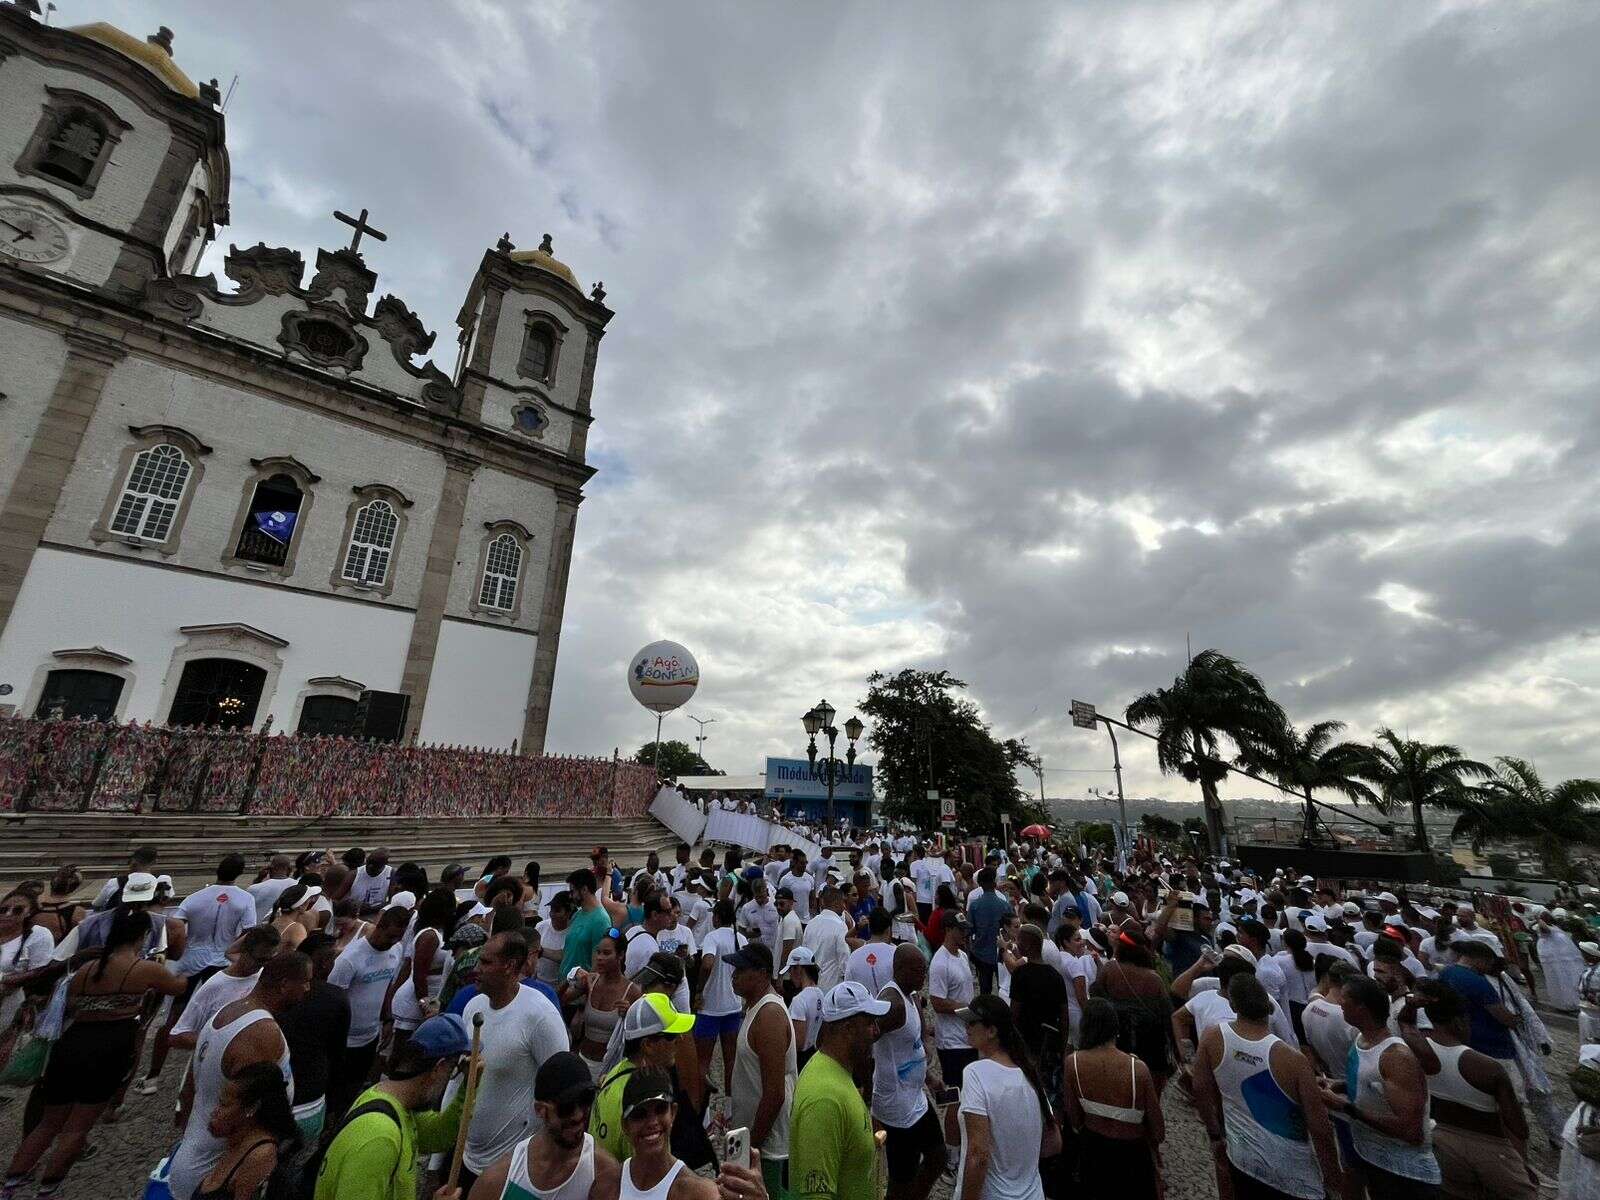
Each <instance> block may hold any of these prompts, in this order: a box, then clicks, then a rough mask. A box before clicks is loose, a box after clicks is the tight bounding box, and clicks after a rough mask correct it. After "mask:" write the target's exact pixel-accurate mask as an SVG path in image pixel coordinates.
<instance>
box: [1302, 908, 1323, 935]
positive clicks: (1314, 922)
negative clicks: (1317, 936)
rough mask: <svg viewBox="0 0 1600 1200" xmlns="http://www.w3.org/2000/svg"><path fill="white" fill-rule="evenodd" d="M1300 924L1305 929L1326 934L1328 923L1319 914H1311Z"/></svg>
mask: <svg viewBox="0 0 1600 1200" xmlns="http://www.w3.org/2000/svg"><path fill="white" fill-rule="evenodd" d="M1301 924H1303V925H1304V926H1305V927H1306V928H1307V929H1312V930H1315V931H1316V932H1318V933H1327V932H1328V922H1327V921H1326V920H1325V919H1324V918H1323V916H1322V914H1321V913H1315V912H1314V913H1312V914H1311V915H1310V916H1309V917H1307V918H1306V919H1305V920H1304V921H1303V922H1301Z"/></svg>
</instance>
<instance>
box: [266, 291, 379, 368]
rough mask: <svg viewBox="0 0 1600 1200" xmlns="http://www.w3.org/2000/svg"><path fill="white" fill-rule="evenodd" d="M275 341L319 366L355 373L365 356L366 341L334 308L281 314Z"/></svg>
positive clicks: (322, 307)
mask: <svg viewBox="0 0 1600 1200" xmlns="http://www.w3.org/2000/svg"><path fill="white" fill-rule="evenodd" d="M278 342H279V344H280V345H282V346H283V348H284V349H285V350H287V351H290V352H292V353H295V354H300V355H302V356H303V357H305V358H306V359H307V360H308V361H310V362H312V363H315V364H316V365H317V366H319V367H338V368H339V369H341V370H345V371H356V370H359V369H360V367H361V360H362V359H364V358H365V357H366V356H367V350H368V348H369V347H368V343H367V339H366V338H364V337H362V336H361V334H360V333H358V332H357V331H356V328H355V326H353V325H352V324H351V323H350V322H349V321H347V320H345V319H344V316H343V314H341V313H340V312H339V311H338V310H337V309H336V308H333V307H332V306H331V305H322V306H320V307H318V308H314V309H310V310H307V311H300V312H287V313H284V314H283V329H282V330H281V331H280V332H279V334H278Z"/></svg>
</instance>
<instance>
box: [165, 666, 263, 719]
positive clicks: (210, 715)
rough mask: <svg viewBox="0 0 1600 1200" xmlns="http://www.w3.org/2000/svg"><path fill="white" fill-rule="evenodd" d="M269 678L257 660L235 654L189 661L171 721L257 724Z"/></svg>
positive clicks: (184, 670) (170, 716)
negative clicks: (257, 715) (263, 692)
mask: <svg viewBox="0 0 1600 1200" xmlns="http://www.w3.org/2000/svg"><path fill="white" fill-rule="evenodd" d="M266 682H267V673H266V671H265V670H264V669H263V668H261V667H258V666H256V665H254V664H253V663H247V662H238V661H237V660H235V659H231V658H197V659H195V660H193V661H192V662H189V663H185V664H184V668H183V675H182V677H181V678H180V679H179V680H178V694H177V696H176V697H175V698H174V699H173V701H172V712H171V714H170V715H169V716H168V717H167V724H169V725H209V726H213V727H215V728H218V729H249V728H250V727H251V726H252V725H254V724H255V720H256V708H257V707H258V706H259V705H260V703H261V689H262V687H263V686H265V684H266Z"/></svg>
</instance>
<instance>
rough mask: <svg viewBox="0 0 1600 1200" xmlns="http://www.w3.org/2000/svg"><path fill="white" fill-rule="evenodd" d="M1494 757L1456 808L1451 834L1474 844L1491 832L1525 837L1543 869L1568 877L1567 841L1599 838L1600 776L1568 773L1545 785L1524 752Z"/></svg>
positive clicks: (1569, 850)
mask: <svg viewBox="0 0 1600 1200" xmlns="http://www.w3.org/2000/svg"><path fill="white" fill-rule="evenodd" d="M1494 761H1495V766H1494V774H1493V776H1492V777H1491V778H1489V779H1488V780H1487V781H1486V782H1485V783H1484V784H1483V786H1482V787H1480V788H1479V789H1477V794H1476V795H1474V796H1472V797H1470V798H1469V800H1468V802H1467V805H1466V807H1465V808H1463V809H1462V810H1460V815H1459V816H1458V817H1457V818H1456V824H1455V829H1454V830H1453V832H1454V834H1455V836H1456V837H1460V838H1470V839H1471V841H1472V848H1473V849H1474V850H1481V849H1482V848H1483V843H1484V842H1485V841H1487V840H1488V839H1490V838H1497V837H1530V838H1532V839H1533V842H1534V844H1535V846H1536V847H1537V848H1538V851H1539V856H1540V858H1542V859H1543V860H1544V870H1545V874H1546V875H1548V876H1550V877H1551V878H1553V879H1566V878H1568V877H1569V876H1570V875H1571V873H1572V847H1574V846H1580V845H1588V846H1593V845H1596V844H1600V780H1594V779H1568V780H1564V781H1563V782H1561V783H1558V784H1556V785H1555V786H1554V787H1549V786H1547V785H1546V784H1545V782H1544V780H1543V779H1542V778H1541V777H1540V775H1539V772H1538V770H1537V769H1536V768H1535V767H1534V765H1533V764H1532V763H1531V762H1529V761H1528V760H1527V759H1525V758H1513V757H1509V756H1508V757H1503V758H1497V759H1495V760H1494ZM1496 874H1497V875H1498V874H1499V872H1498V871H1497V872H1496Z"/></svg>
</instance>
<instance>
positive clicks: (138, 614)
mask: <svg viewBox="0 0 1600 1200" xmlns="http://www.w3.org/2000/svg"><path fill="white" fill-rule="evenodd" d="M34 7H35V6H34V5H33V4H31V3H21V4H17V3H11V4H6V3H0V692H3V693H4V694H3V695H0V712H13V713H17V714H21V715H27V716H33V715H63V716H90V717H100V718H105V719H114V720H124V721H125V720H139V721H155V722H158V723H171V724H202V725H214V726H222V727H232V728H255V729H262V728H267V727H270V728H271V729H273V730H287V731H296V730H305V731H308V732H329V731H341V732H342V731H354V732H360V731H361V730H362V729H366V730H369V731H370V730H372V729H377V728H382V726H383V723H384V722H385V721H387V722H389V724H390V725H391V726H392V731H391V736H405V737H418V738H420V739H421V740H423V741H430V742H445V743H468V744H474V745H491V746H500V747H510V746H511V745H513V744H516V745H517V746H518V747H520V748H521V749H522V750H523V751H524V752H538V751H540V750H542V749H543V746H544V737H545V727H546V722H547V719H548V716H549V709H550V695H551V686H552V681H553V677H554V672H555V663H556V652H557V648H558V646H559V641H560V632H561V623H562V616H563V609H564V605H565V597H566V587H567V572H568V567H569V564H570V561H571V556H572V545H573V534H574V525H575V519H576V515H577V509H578V505H579V503H580V502H581V501H582V499H583V493H582V488H583V485H584V484H585V482H586V481H587V480H588V479H589V478H590V476H591V475H592V474H593V471H592V468H590V467H589V466H587V465H586V464H585V445H586V440H587V435H588V429H589V424H590V421H591V415H590V394H591V391H592V388H593V382H594V371H595V361H596V354H597V350H598V346H599V342H600V338H601V336H602V335H603V333H604V330H605V327H606V324H607V322H608V321H609V320H610V318H611V315H612V314H611V311H610V310H609V309H608V308H607V307H606V306H605V305H604V304H603V302H602V301H603V299H604V291H603V290H602V289H601V288H600V287H599V285H596V286H595V288H594V289H593V290H592V291H591V292H589V293H587V294H586V293H585V292H584V291H583V289H582V288H580V286H579V285H578V281H577V279H576V277H575V276H574V275H573V273H572V272H571V270H569V269H568V268H567V267H566V266H565V265H563V264H562V263H561V262H559V261H558V260H557V259H555V258H554V257H553V255H552V253H551V251H552V247H551V245H550V242H549V239H548V238H546V239H545V242H544V244H543V245H542V246H541V248H540V249H537V250H520V251H519V250H517V249H516V248H515V247H514V246H513V245H512V244H511V243H510V241H509V240H508V239H507V238H501V239H500V241H499V243H498V244H497V245H496V246H495V247H493V248H491V249H489V250H487V251H486V252H485V253H484V255H483V258H482V261H481V263H480V264H479V265H478V268H477V271H476V274H475V275H474V276H473V278H472V280H471V282H470V286H469V287H468V289H467V293H466V298H465V302H464V303H463V304H462V307H461V311H460V316H459V318H458V324H459V326H460V330H459V337H458V352H457V354H456V356H455V361H454V362H453V363H449V362H447V363H446V366H445V368H444V369H441V367H439V366H436V365H434V363H433V362H432V361H431V360H428V359H427V358H426V356H427V354H428V352H429V350H430V349H431V348H432V346H433V341H434V335H433V334H432V333H429V332H427V331H426V330H425V329H424V328H423V326H422V324H421V322H420V321H419V320H418V318H417V317H416V315H415V314H414V313H413V312H412V311H411V310H410V309H409V308H408V307H407V306H406V304H405V303H404V302H403V301H402V300H401V299H399V298H397V297H395V296H392V295H382V294H377V293H378V287H377V277H376V275H375V274H374V273H373V272H372V271H370V270H369V269H368V268H367V266H366V263H365V261H364V259H363V257H362V254H361V242H362V239H363V238H366V239H368V242H369V245H370V239H371V238H373V237H381V236H382V235H381V234H379V233H378V232H377V231H376V230H374V229H373V228H372V226H371V225H370V224H369V223H368V222H367V214H366V213H365V212H364V211H363V212H362V214H361V216H360V217H355V218H348V217H344V216H343V214H340V217H341V219H343V220H345V221H346V222H347V223H348V224H351V225H353V226H355V229H354V236H353V237H352V239H351V243H350V245H348V246H343V247H339V248H336V249H332V250H328V249H321V250H318V251H317V252H316V259H315V262H314V263H313V264H309V269H308V264H307V263H306V262H305V261H304V260H303V258H302V256H301V254H300V253H299V252H298V251H296V250H293V249H289V248H282V247H268V246H265V245H259V244H258V245H255V246H252V247H250V248H248V249H240V248H238V247H237V246H235V247H232V248H230V250H229V252H228V254H227V255H226V257H225V259H224V265H223V273H224V274H225V275H226V277H227V278H226V279H225V280H222V281H219V280H217V279H216V278H214V277H213V276H212V275H205V276H199V275H196V274H194V272H195V270H196V268H197V266H198V264H199V262H200V260H201V256H202V254H203V253H204V251H205V249H206V247H207V245H208V244H209V243H210V241H211V240H212V238H213V237H214V235H215V234H216V232H217V230H218V228H219V227H220V226H223V225H225V224H227V222H228V216H229V205H228V172H229V167H228V154H227V148H226V144H225V140H224V123H223V116H222V113H221V111H220V105H219V100H220V97H219V95H218V91H217V88H216V85H215V81H213V82H212V83H210V84H200V85H197V84H195V83H194V82H193V81H191V80H190V79H189V78H188V76H187V75H185V74H184V73H183V72H182V71H181V70H180V69H179V68H178V66H177V65H176V63H175V62H174V60H173V58H172V54H171V49H172V46H171V40H172V39H171V34H170V33H169V32H168V31H166V30H162V31H160V33H158V34H156V35H153V36H152V37H150V38H149V39H145V40H141V39H138V38H135V37H132V36H130V35H128V34H126V33H123V32H122V31H120V30H117V29H115V28H112V27H111V26H108V25H104V24H98V25H87V26H80V27H77V28H54V27H50V26H48V25H46V24H44V23H43V22H42V21H41V20H40V19H39V17H38V16H37V14H36V13H33V12H30V11H29V10H30V9H32V8H34ZM363 722H364V723H365V724H363Z"/></svg>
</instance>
